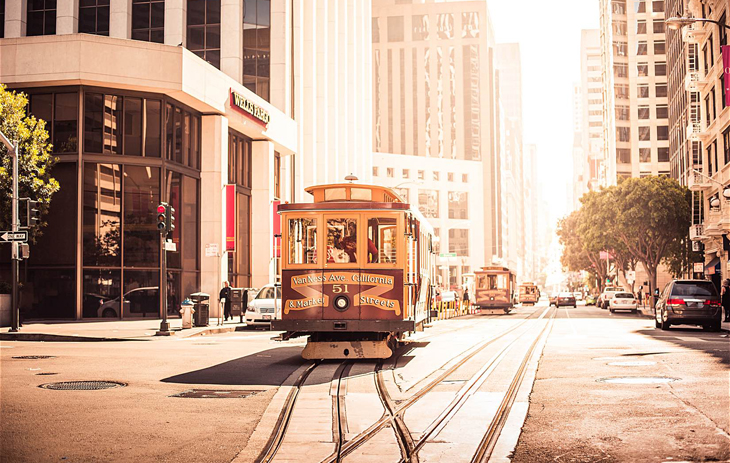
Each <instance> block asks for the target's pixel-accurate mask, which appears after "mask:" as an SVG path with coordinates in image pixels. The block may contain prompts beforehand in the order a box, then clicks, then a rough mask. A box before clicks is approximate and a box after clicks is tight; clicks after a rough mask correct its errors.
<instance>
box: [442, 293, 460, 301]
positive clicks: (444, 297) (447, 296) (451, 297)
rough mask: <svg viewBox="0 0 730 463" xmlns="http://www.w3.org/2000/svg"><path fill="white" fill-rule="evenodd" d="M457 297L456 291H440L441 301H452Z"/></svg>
mask: <svg viewBox="0 0 730 463" xmlns="http://www.w3.org/2000/svg"><path fill="white" fill-rule="evenodd" d="M456 299H457V294H456V291H444V292H442V293H441V301H443V302H453V301H455V300H456Z"/></svg>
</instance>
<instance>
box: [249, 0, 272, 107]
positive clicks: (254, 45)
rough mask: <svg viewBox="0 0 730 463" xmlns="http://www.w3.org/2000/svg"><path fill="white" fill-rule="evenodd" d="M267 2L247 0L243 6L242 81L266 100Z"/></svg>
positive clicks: (268, 33)
mask: <svg viewBox="0 0 730 463" xmlns="http://www.w3.org/2000/svg"><path fill="white" fill-rule="evenodd" d="M270 58H271V2H270V0H247V1H245V2H244V10H243V85H244V86H245V87H246V88H248V89H249V90H251V91H252V92H254V93H256V94H257V95H258V96H260V97H261V98H263V99H265V100H267V101H268V100H269V96H270V95H269V93H270V86H269V76H270V67H271V60H270Z"/></svg>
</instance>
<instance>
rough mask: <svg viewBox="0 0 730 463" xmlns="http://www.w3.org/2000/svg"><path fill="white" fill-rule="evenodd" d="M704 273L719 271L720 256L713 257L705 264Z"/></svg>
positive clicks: (709, 273) (711, 273)
mask: <svg viewBox="0 0 730 463" xmlns="http://www.w3.org/2000/svg"><path fill="white" fill-rule="evenodd" d="M705 273H706V274H708V275H714V274H715V273H720V258H719V257H715V258H713V259H712V260H711V261H710V262H709V263H707V264H705Z"/></svg>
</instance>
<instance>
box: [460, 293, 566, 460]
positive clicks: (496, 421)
mask: <svg viewBox="0 0 730 463" xmlns="http://www.w3.org/2000/svg"><path fill="white" fill-rule="evenodd" d="M557 311H558V309H557V307H556V308H555V311H554V312H553V313H552V315H551V317H550V320H549V321H548V323H546V324H545V326H544V327H543V329H542V330H541V331H540V334H539V335H538V336H537V337H536V338H535V341H533V343H532V345H531V346H530V349H529V350H528V352H527V354H526V355H525V357H524V358H523V360H522V363H520V367H519V368H518V369H517V372H516V373H515V376H514V378H513V379H512V382H511V383H510V385H509V388H508V389H507V392H506V393H505V395H504V397H503V398H502V402H501V403H500V404H499V408H498V409H497V413H496V414H495V415H494V418H493V419H492V422H491V423H490V424H489V427H488V428H487V431H486V432H485V433H484V437H482V440H481V441H480V442H479V446H478V447H477V450H476V451H475V452H474V456H473V457H472V459H471V463H485V462H487V461H488V460H489V457H490V456H491V455H492V451H493V450H494V447H495V445H497V441H498V440H499V437H500V435H501V432H502V429H503V428H504V425H505V423H506V422H507V418H508V417H509V413H510V411H511V410H512V405H513V404H514V402H515V398H516V397H517V392H518V391H519V389H520V386H522V382H523V381H524V379H525V374H526V373H527V365H528V364H529V362H530V359H531V358H532V355H533V354H534V352H535V348H536V347H537V345H538V342H539V341H540V340H541V339H542V338H543V336H544V335H545V333H546V332H547V333H548V335H549V331H548V327H552V324H553V320H554V319H555V314H556V313H557Z"/></svg>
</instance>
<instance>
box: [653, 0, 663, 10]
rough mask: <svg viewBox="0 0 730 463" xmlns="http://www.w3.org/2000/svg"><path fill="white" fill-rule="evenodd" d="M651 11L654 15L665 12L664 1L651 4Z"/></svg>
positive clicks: (657, 0) (660, 0)
mask: <svg viewBox="0 0 730 463" xmlns="http://www.w3.org/2000/svg"><path fill="white" fill-rule="evenodd" d="M651 11H653V12H654V13H663V12H664V0H654V1H653V2H651Z"/></svg>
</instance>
